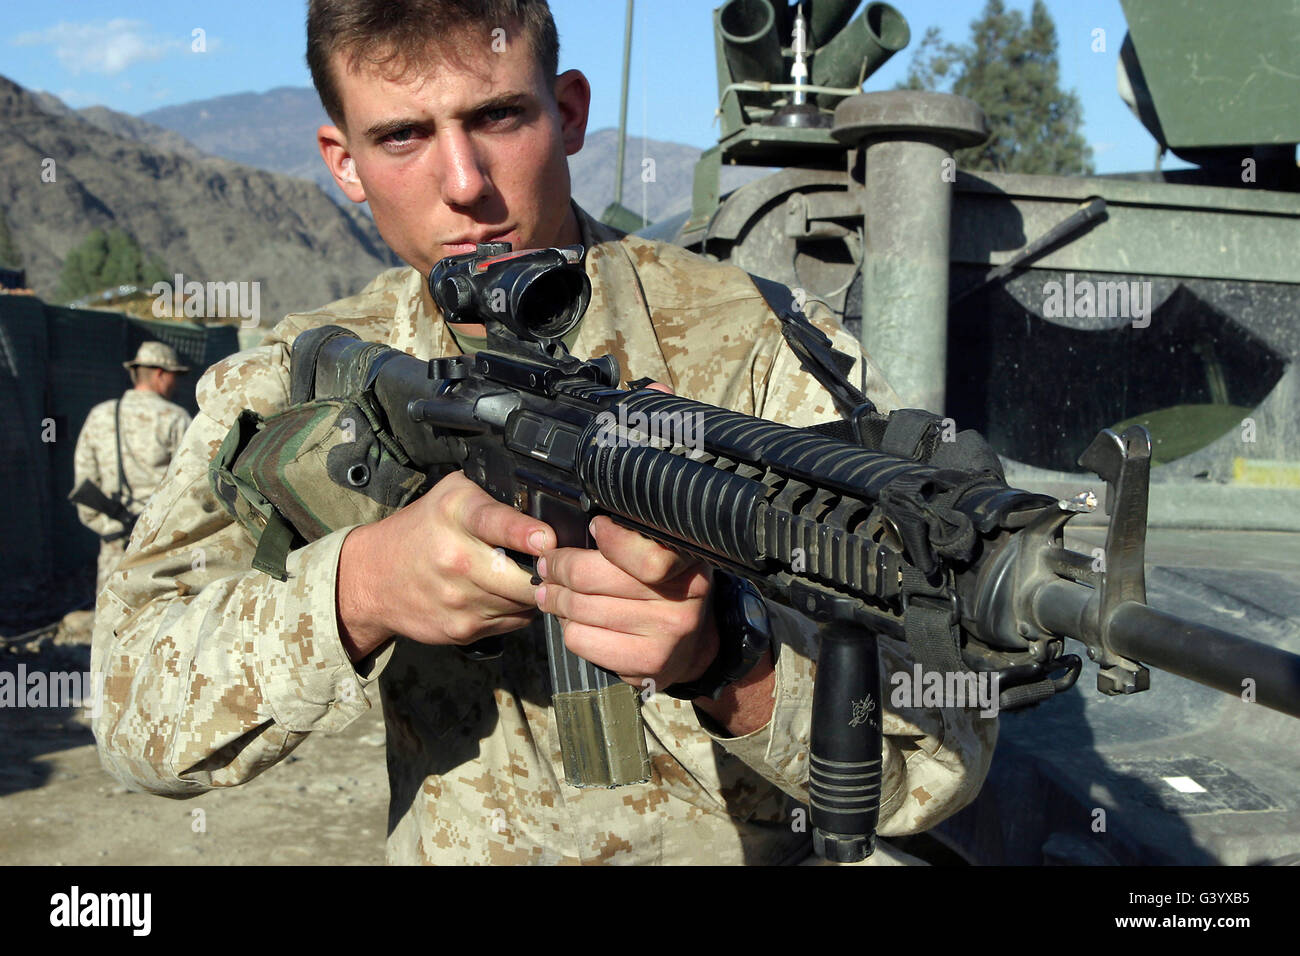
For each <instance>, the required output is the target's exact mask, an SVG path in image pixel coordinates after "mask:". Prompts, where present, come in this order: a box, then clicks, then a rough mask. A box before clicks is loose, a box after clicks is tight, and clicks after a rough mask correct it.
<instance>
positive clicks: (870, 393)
mask: <svg viewBox="0 0 1300 956" xmlns="http://www.w3.org/2000/svg"><path fill="white" fill-rule="evenodd" d="M808 314H809V318H810V319H812V320H813V321H814V322H816V323H817V325H818V326H819V327H821V328H822V329H823V331H825V332H826V333H827V334H828V335H830V336H831V338H832V340H833V341H834V344H835V347H836V348H837V349H839V350H841V351H844V352H846V353H848V354H851V355H853V356H855V357H856V358H857V363H856V364H855V366H854V368H853V370H852V371H851V372H850V381H851V382H852V383H853V384H855V385H859V386H862V384H863V383H862V380H861V375H862V371H863V367H864V365H863V363H865V369H866V382H865V388H864V391H865V392H866V394H867V397H868V398H869V399H871V400H872V402H873V403H875V405H876V407H877V408H878V409H879V410H880V411H881V412H888V411H889V410H891V409H893V408H896V407H898V406H899V404H900V401H899V398H898V396H897V395H896V394H895V392H894V390H893V389H892V388H891V387H890V386H889V384H888V383H887V382H886V381H885V379H884V377H883V375H882V374H881V372H880V370H879V368H878V367H877V366H876V365H875V363H874V362H872V361H871V359H870V357H869V356H867V355H866V354H865V353H864V352H863V351H862V348H861V346H860V345H859V344H858V342H857V341H856V340H855V339H854V338H853V336H851V335H850V334H849V333H847V332H846V331H844V330H843V329H842V328H840V327H839V325H838V323H836V322H835V321H834V320H833V319H831V318H828V317H827V313H825V312H818V311H813V310H809V313H808ZM775 348H776V351H775V354H774V355H773V356H772V358H771V362H770V365H769V364H767V363H764V362H759V363H756V365H755V369H754V371H755V379H754V383H753V387H754V390H755V395H756V396H758V397H759V399H760V401H759V402H758V403H756V404H757V407H758V408H759V409H760V411H759V412H758V414H759V415H760V416H761V417H763V418H767V419H769V420H771V421H777V422H782V423H784V424H788V425H795V426H799V427H806V426H808V425H813V424H817V423H819V422H825V421H830V420H832V419H834V418H835V417H836V412H835V406H834V404H833V402H832V401H831V398H830V395H829V394H827V392H826V391H825V390H824V389H823V388H822V387H821V385H819V384H818V383H817V382H816V380H814V379H813V378H812V376H811V375H809V374H807V373H806V372H804V371H803V370H802V369H801V368H800V366H799V361H798V359H797V358H796V357H795V355H794V353H793V352H792V351H791V350H790V349H789V348H788V347H787V346H786V345H785V344H784V340H780V341H779V342H778V343H775ZM768 607H769V610H770V612H771V617H772V627H773V644H774V647H773V652H774V654H775V656H776V688H775V691H774V698H775V699H774V705H773V712H772V719H771V720H770V721H769V722H768V724H767V725H766V726H765V727H762V728H760V729H759V730H756V731H754V732H753V733H751V734H748V735H746V736H744V737H726V736H725V735H722V734H718V733H714V732H713V731H715V730H717V729H718V728H716V726H714V727H708V726H706V727H705V729H706V731H710V734H711V736H713V738H714V740H716V741H717V742H718V743H719V744H720V745H721V746H723V747H724V748H726V749H727V750H728V751H730V752H731V753H733V754H735V755H736V756H737V757H739V758H740V759H741V760H743V761H745V763H747V764H748V765H749V766H751V767H753V768H754V769H755V770H756V771H757V772H758V773H760V774H762V776H763V777H764V778H765V779H767V780H768V781H770V782H771V783H773V784H775V785H776V786H778V787H780V788H781V789H782V790H784V791H786V792H787V793H789V794H791V795H793V796H794V797H796V798H797V799H799V800H801V801H803V802H805V803H806V802H807V800H808V791H807V785H808V760H807V755H808V745H809V735H810V731H811V726H812V692H813V677H814V675H815V674H816V669H817V665H816V660H817V647H818V642H817V630H816V625H815V624H814V623H813V622H812V621H811V620H809V619H808V618H806V617H804V616H803V615H801V614H798V613H797V612H795V611H792V610H790V609H789V608H786V607H784V606H782V605H779V604H775V603H772V602H769V603H768ZM880 663H881V671H880V672H881V685H882V689H883V688H888V687H889V675H890V674H894V673H898V672H906V673H910V672H911V669H912V665H913V663H914V661H913V658H912V655H911V651H910V650H909V648H908V647H907V645H906V644H904V643H902V642H899V641H895V640H892V639H890V638H886V637H881V638H880ZM882 707H883V714H884V716H883V721H882V725H881V726H882V729H883V732H884V735H885V738H884V748H883V754H882V756H883V781H882V788H881V805H880V822H879V827H878V832H879V833H880V834H881V835H882V836H898V835H902V834H906V833H916V832H919V831H921V830H925V829H928V828H930V827H932V826H934V825H935V824H937V823H938V822H939V821H941V820H943V819H945V818H946V817H949V816H951V815H952V814H954V813H956V812H957V811H958V810H960V809H961V808H962V807H964V806H965V805H966V804H968V803H970V801H972V800H973V799H974V798H975V796H976V794H977V793H978V792H979V788H980V786H981V785H982V784H983V782H984V777H985V775H986V774H987V773H988V767H989V762H990V760H991V759H992V756H993V747H994V744H995V742H996V739H997V719H996V718H981V717H980V716H979V712H978V711H977V710H974V709H970V710H965V709H954V708H948V709H940V708H920V707H918V708H911V709H902V708H893V707H892V706H890V705H889V701H888V699H886V700H885V701H883V702H882Z"/></svg>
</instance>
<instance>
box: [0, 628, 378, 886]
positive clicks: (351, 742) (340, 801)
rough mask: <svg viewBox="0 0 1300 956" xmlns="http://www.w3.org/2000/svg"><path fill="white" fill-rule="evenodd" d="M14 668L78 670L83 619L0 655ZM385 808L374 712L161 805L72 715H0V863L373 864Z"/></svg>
mask: <svg viewBox="0 0 1300 956" xmlns="http://www.w3.org/2000/svg"><path fill="white" fill-rule="evenodd" d="M19 664H23V665H25V667H26V670H27V672H28V673H31V672H32V671H33V670H35V669H41V670H46V671H60V670H62V671H72V670H78V671H87V670H89V668H90V612H88V611H84V612H77V613H74V614H70V615H68V617H67V618H65V619H64V621H63V623H62V625H61V626H60V627H59V629H58V632H57V634H55V635H50V636H45V637H43V638H41V639H39V640H33V641H29V642H27V643H26V644H25V645H23V646H22V647H12V646H10V647H6V648H3V649H0V670H8V671H16V670H17V667H18V665H19ZM387 806H388V778H387V775H386V773H385V769H384V724H383V716H382V714H381V713H380V712H379V710H378V708H375V709H372V710H371V711H370V712H369V713H367V714H366V715H365V716H364V717H362V718H361V719H359V720H357V721H356V722H354V723H353V724H352V725H351V726H350V727H348V728H347V730H345V731H344V732H343V733H340V734H337V735H334V736H332V737H327V736H323V735H322V736H318V737H313V738H312V739H310V740H308V741H307V742H306V743H304V744H303V745H302V746H301V747H299V748H298V750H296V751H295V752H294V753H293V754H291V755H290V756H289V757H288V758H287V759H286V760H284V761H282V762H281V763H279V764H277V765H276V766H274V767H272V768H271V769H270V770H268V771H267V772H265V773H264V774H262V776H260V777H258V778H257V779H255V780H253V781H251V782H249V783H248V784H245V785H244V786H241V787H235V788H232V789H229V790H221V791H210V792H208V793H205V794H202V795H200V796H198V797H195V798H194V799H192V800H169V799H166V798H164V797H157V796H153V795H151V794H145V793H131V792H129V791H127V789H126V788H125V787H123V786H122V785H121V784H119V783H118V782H117V781H116V780H115V779H114V778H113V777H111V776H109V774H108V773H107V772H106V771H105V770H104V769H103V768H102V767H101V766H100V764H99V757H98V755H97V754H96V752H95V741H94V738H93V736H92V735H91V731H90V721H89V720H88V719H86V718H85V717H84V716H82V714H81V713H80V711H75V710H72V709H55V708H49V707H41V708H15V707H0V864H10V865H13V864H19V865H22V864H39V865H55V866H58V865H82V866H85V865H98V864H116V865H137V864H201V865H208V864H230V863H237V864H281V863H294V864H310V865H327V866H339V865H347V864H382V863H383V862H384V834H385V829H386V823H385V821H386V818H387ZM196 811H202V812H201V813H197V812H196Z"/></svg>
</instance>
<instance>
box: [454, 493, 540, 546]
mask: <svg viewBox="0 0 1300 956" xmlns="http://www.w3.org/2000/svg"><path fill="white" fill-rule="evenodd" d="M484 497H485V498H487V500H486V501H482V500H480V501H477V502H473V503H467V504H466V505H465V507H464V508H463V510H462V512H461V522H460V525H461V527H462V528H463V529H464V530H465V533H466V534H468V535H469V536H470V537H472V538H477V539H478V540H479V541H482V542H483V543H484V544H486V545H487V546H488V547H490V548H509V549H510V550H512V551H519V552H522V553H524V554H536V555H540V554H541V553H542V552H543V551H545V550H547V549H548V548H554V547H555V544H556V542H555V532H554V531H552V530H551V527H550V525H548V524H546V522H544V521H539V520H538V519H536V518H534V517H532V516H531V515H525V514H520V513H519V512H518V511H516V510H515V509H514V508H511V507H510V506H509V505H505V504H502V503H501V502H499V501H496V500H495V499H493V498H490V497H487V494H486V492H485V493H484Z"/></svg>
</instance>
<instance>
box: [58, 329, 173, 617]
mask: <svg viewBox="0 0 1300 956" xmlns="http://www.w3.org/2000/svg"><path fill="white" fill-rule="evenodd" d="M122 364H123V366H124V367H125V368H126V370H127V372H128V373H129V374H130V376H131V382H132V388H130V389H128V390H127V391H126V392H125V394H123V395H122V397H121V398H115V399H110V400H109V401H106V402H100V403H99V404H98V405H96V406H95V407H94V408H92V409H91V410H90V414H89V415H87V416H86V423H85V424H84V425H83V426H82V428H81V434H80V435H79V436H78V437H77V450H76V454H75V455H74V457H73V468H74V470H75V474H74V477H73V488H74V489H76V490H74V491H73V493H72V495H71V496H70V497H71V499H72V500H74V501H76V503H77V517H78V518H79V519H80V520H81V523H82V524H84V525H85V526H86V527H87V528H89V529H90V530H91V531H93V532H95V534H97V535H99V571H98V574H97V576H96V579H95V593H96V594H98V593H99V592H100V590H102V589H103V587H104V582H105V581H106V580H107V578H108V575H109V574H110V573H112V571H113V569H114V568H115V567H117V563H118V561H120V560H121V558H122V553H123V552H124V551H125V550H126V542H127V539H128V538H129V537H130V536H131V528H132V527H133V526H134V524H135V518H136V517H137V516H138V515H139V514H140V513H141V512H142V511H144V507H145V505H146V504H148V502H149V498H150V496H152V495H153V493H154V490H155V489H156V488H157V487H158V485H159V484H161V483H162V480H163V475H165V474H166V473H167V466H168V465H169V464H171V460H172V455H173V454H174V453H175V452H176V449H177V448H179V447H180V443H181V438H183V437H184V435H185V429H187V428H189V426H190V416H189V412H187V411H185V409H183V408H181V407H180V406H179V405H176V404H174V403H172V402H170V401H168V399H169V398H170V397H171V395H172V393H173V392H174V391H175V390H176V380H177V379H178V378H179V377H180V376H181V375H183V374H185V373H186V372H188V371H189V368H188V366H185V365H182V364H181V363H180V361H179V360H178V359H177V357H176V352H175V351H174V350H173V349H172V347H171V346H169V345H164V344H163V343H162V342H145V343H143V344H142V345H141V346H140V349H139V351H138V352H137V353H136V356H135V358H133V359H132V360H131V361H129V362H123V363H122ZM87 484H89V485H91V486H93V489H92V490H90V491H89V493H87V488H86V485H87ZM94 489H97V490H98V491H99V492H102V495H101V496H98V497H102V498H106V499H107V501H106V502H101V503H100V504H101V507H99V508H96V507H92V506H90V505H88V504H87V503H86V500H87V499H88V498H90V499H94V498H95V497H97V496H96V495H95V494H94ZM105 506H107V507H105Z"/></svg>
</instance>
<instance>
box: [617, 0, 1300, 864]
mask: <svg viewBox="0 0 1300 956" xmlns="http://www.w3.org/2000/svg"><path fill="white" fill-rule="evenodd" d="M1121 2H1122V4H1123V8H1124V11H1125V15H1126V18H1127V20H1128V25H1129V35H1128V36H1127V37H1126V39H1125V40H1124V43H1123V49H1122V52H1121V55H1120V58H1119V71H1118V78H1119V83H1118V86H1119V91H1120V94H1121V95H1122V96H1123V97H1124V98H1125V99H1126V100H1127V101H1128V102H1129V104H1130V106H1131V107H1132V109H1133V110H1134V112H1135V113H1136V114H1137V115H1138V117H1139V118H1140V119H1141V121H1142V122H1143V124H1144V125H1145V126H1146V128H1147V129H1148V130H1149V131H1150V132H1151V134H1152V136H1153V137H1154V139H1155V141H1156V144H1157V145H1158V147H1159V149H1160V150H1161V151H1164V150H1170V151H1172V152H1173V153H1174V154H1175V155H1176V156H1179V157H1181V158H1183V159H1185V160H1186V161H1188V162H1189V163H1191V164H1193V165H1194V167H1195V168H1193V169H1190V170H1182V171H1168V172H1164V173H1161V172H1159V171H1157V172H1150V173H1138V174H1133V175H1108V176H1090V177H1062V176H1028V175H1017V174H1006V173H991V172H980V173H971V172H968V171H965V170H962V169H960V168H958V167H957V165H956V163H955V162H954V160H953V151H954V150H956V149H960V148H962V147H965V146H970V145H974V144H977V143H980V142H982V141H983V140H984V139H985V138H986V137H987V135H988V130H987V125H986V122H985V118H984V114H983V112H982V111H981V109H980V107H979V106H978V105H977V104H975V103H973V102H971V101H970V100H967V99H964V98H962V97H957V96H951V95H946V94H939V93H928V92H914V91H902V90H891V91H881V92H868V93H862V92H860V90H861V86H862V84H863V82H864V81H865V80H866V79H867V78H868V77H870V75H871V74H872V73H873V72H874V71H875V70H876V69H877V68H878V67H879V66H880V65H881V64H882V63H884V62H885V60H886V59H888V58H889V57H890V56H891V55H892V54H894V53H896V52H898V51H899V50H901V49H902V48H904V47H905V46H906V45H907V43H908V41H909V37H910V30H909V27H908V24H907V21H906V19H905V17H904V16H903V14H902V13H901V12H899V10H897V9H895V8H894V7H892V6H890V5H888V4H885V3H876V2H872V3H868V4H867V5H866V6H865V8H863V9H862V10H861V11H859V10H858V7H859V5H860V4H859V0H804V2H803V3H802V4H797V5H793V6H789V7H787V6H786V5H785V4H784V3H783V2H782V0H728V2H726V3H724V4H723V5H722V6H720V7H719V8H717V9H716V10H715V11H714V30H715V45H716V53H717V73H718V96H719V101H720V113H721V127H722V128H721V133H720V136H719V140H718V143H717V145H716V146H714V147H713V148H712V149H710V150H708V151H707V152H706V153H705V154H704V155H703V156H702V158H701V159H700V161H699V163H698V165H697V167H696V170H695V184H694V195H693V202H692V208H691V210H690V212H689V213H686V214H683V215H681V216H678V217H676V218H674V219H671V220H666V221H663V222H660V223H657V224H655V225H652V226H650V227H648V228H646V229H644V230H642V234H645V235H649V236H652V237H654V238H659V239H664V240H668V241H672V242H676V243H678V244H680V245H683V246H685V247H687V248H690V249H692V250H694V251H697V252H699V253H702V254H704V255H706V256H711V257H714V258H716V259H719V260H723V261H727V262H731V263H734V264H736V265H738V266H741V267H742V268H745V269H746V270H748V271H749V272H751V273H755V274H758V275H763V276H766V277H768V278H771V279H775V280H778V281H780V282H783V283H785V284H786V285H788V286H790V287H791V288H792V289H794V290H795V295H796V299H798V298H799V297H800V296H803V297H804V298H805V300H806V299H813V298H816V299H820V300H821V301H823V302H825V303H826V304H827V305H828V306H829V307H830V308H831V309H832V311H834V312H835V313H836V315H837V316H838V317H839V319H840V321H841V322H843V324H844V325H845V326H846V327H847V328H849V329H850V330H853V331H854V332H856V333H859V334H860V336H861V340H862V342H863V344H864V346H865V347H866V348H867V350H868V351H869V352H870V353H871V354H872V355H873V356H874V358H875V359H876V360H877V361H878V362H879V363H880V365H881V366H882V367H883V369H884V371H885V374H886V376H887V378H888V379H889V380H890V382H891V383H892V384H893V385H894V387H895V388H896V389H897V390H898V392H899V393H900V395H901V396H902V397H903V400H904V402H905V404H907V405H910V406H914V407H919V408H925V409H930V410H932V411H936V412H940V413H941V414H943V415H945V416H948V417H950V418H951V419H953V420H954V422H955V424H956V426H957V427H959V428H968V427H969V428H975V429H978V430H979V431H981V432H983V433H984V435H986V436H987V437H988V439H989V440H990V442H991V443H992V444H993V446H994V448H995V449H996V450H997V451H998V453H999V455H1000V456H1001V457H1002V459H1003V462H1004V464H1005V466H1006V470H1007V478H1008V481H1009V482H1010V483H1011V484H1012V485H1014V486H1017V487H1022V488H1028V489H1032V490H1035V491H1043V492H1047V493H1051V494H1054V495H1057V496H1059V497H1060V498H1062V499H1069V498H1072V497H1074V496H1076V495H1078V494H1079V493H1080V492H1083V491H1086V490H1089V489H1096V490H1098V491H1100V489H1098V488H1097V479H1096V477H1095V476H1093V475H1091V474H1088V473H1085V470H1084V469H1082V468H1081V467H1080V466H1079V465H1078V464H1077V456H1078V455H1079V454H1080V452H1082V451H1083V450H1084V448H1085V447H1087V445H1088V443H1089V440H1090V439H1091V438H1092V436H1093V435H1094V434H1095V433H1096V432H1097V431H1098V430H1099V429H1101V428H1104V427H1115V428H1117V430H1122V428H1119V427H1117V426H1128V425H1130V424H1134V423H1137V424H1142V425H1144V426H1145V427H1146V428H1147V429H1148V430H1149V431H1150V433H1151V435H1152V436H1153V446H1154V447H1153V452H1152V461H1153V465H1154V467H1153V469H1152V471H1151V475H1150V508H1149V528H1150V530H1149V532H1148V534H1147V536H1146V541H1145V545H1146V585H1147V592H1148V600H1149V602H1150V603H1151V604H1152V605H1154V606H1156V607H1158V608H1159V607H1163V608H1165V609H1167V610H1169V611H1176V612H1177V613H1178V614H1180V615H1183V616H1185V617H1188V618H1192V619H1195V620H1198V621H1201V622H1203V623H1206V624H1210V625H1213V626H1216V627H1218V628H1221V629H1223V630H1227V631H1230V632H1233V633H1235V634H1239V635H1241V636H1245V637H1249V638H1251V639H1253V640H1257V641H1261V642H1264V643H1266V644H1270V645H1272V646H1275V647H1279V648H1283V649H1286V650H1289V651H1291V652H1300V534H1298V533H1297V532H1300V424H1298V423H1300V383H1298V382H1297V377H1298V374H1300V373H1297V369H1296V359H1297V358H1300V320H1298V318H1297V317H1298V316H1300V263H1298V262H1297V259H1296V252H1297V250H1300V175H1297V169H1296V163H1295V144H1296V143H1297V141H1300V110H1297V109H1296V104H1297V103H1298V102H1300V95H1298V94H1300V81H1298V80H1297V77H1300V47H1297V46H1296V45H1295V44H1294V43H1293V42H1291V41H1290V40H1289V38H1290V37H1293V36H1294V35H1295V33H1296V30H1297V28H1300V11H1297V10H1296V9H1295V7H1294V5H1293V4H1291V3H1289V2H1285V0H1258V2H1255V3H1251V4H1225V3H1221V2H1216V0H1183V2H1181V3H1177V4H1151V3H1143V2H1140V0H1121ZM731 164H741V165H744V164H749V165H755V166H767V167H783V168H781V169H780V171H779V172H777V173H775V174H772V175H769V176H766V177H765V178H762V179H759V180H757V181H754V182H751V183H749V184H748V185H746V186H744V187H742V188H740V189H738V190H736V191H734V192H732V193H730V194H728V195H720V190H719V173H720V170H721V169H722V167H723V166H725V165H731ZM1096 518H1097V519H1098V521H1099V523H1098V524H1095V525H1093V526H1091V527H1090V526H1088V525H1087V524H1086V523H1081V522H1078V521H1076V522H1075V523H1074V524H1073V525H1072V526H1071V530H1070V533H1069V534H1068V535H1067V540H1069V541H1071V542H1072V547H1074V548H1075V549H1076V550H1082V551H1084V552H1085V553H1092V554H1093V555H1094V564H1095V568H1096V569H1098V570H1100V569H1102V568H1104V566H1105V562H1106V560H1107V558H1108V557H1110V558H1111V559H1112V560H1119V556H1116V555H1107V554H1106V551H1105V549H1104V548H1103V547H1102V545H1103V543H1104V541H1103V536H1102V533H1101V523H1104V516H1103V515H1101V514H1100V509H1098V514H1097V515H1096ZM1140 543H1141V542H1140V540H1139V544H1140ZM1137 553H1138V554H1140V553H1141V551H1140V550H1139V551H1138V552H1137ZM1097 678H1098V674H1097V667H1096V666H1095V665H1094V664H1091V663H1089V662H1085V664H1084V670H1083V674H1082V676H1080V677H1079V678H1078V680H1077V683H1075V684H1074V686H1073V687H1072V689H1070V690H1068V691H1065V692H1063V693H1059V694H1057V695H1055V696H1054V697H1052V698H1050V699H1048V700H1046V701H1045V702H1043V703H1040V704H1038V705H1037V706H1034V707H1031V708H1028V709H1025V710H1022V711H1017V712H1014V713H1003V714H1002V717H1001V733H1000V739H999V743H998V748H997V753H996V755H995V758H994V763H993V769H992V771H991V773H990V775H989V778H988V781H987V783H986V785H985V787H984V789H983V791H982V793H981V796H980V797H979V798H978V800H976V802H975V803H974V804H973V805H972V806H971V807H969V808H967V809H966V810H964V811H962V812H961V813H959V814H958V815H956V816H955V817H954V818H952V819H950V820H949V821H947V822H945V823H944V824H942V825H941V826H940V827H939V828H938V829H937V830H936V831H933V832H932V833H931V834H929V835H926V836H925V837H924V838H921V839H914V840H912V841H911V842H910V843H909V844H908V846H909V849H912V850H914V851H915V852H919V853H921V855H923V856H926V857H927V858H928V859H931V860H933V861H936V862H937V861H942V860H946V861H948V862H956V861H958V860H960V861H962V862H968V863H1026V864H1043V863H1066V864H1096V863H1120V864H1163V863H1179V864H1188V863H1192V864H1194V863H1225V864H1248V863H1249V864H1258V863H1295V862H1298V861H1300V797H1298V796H1297V793H1300V787H1297V782H1300V742H1298V741H1300V736H1298V734H1297V732H1298V731H1300V724H1297V723H1296V722H1295V721H1294V719H1293V718H1291V717H1288V716H1285V715H1282V714H1279V713H1276V712H1273V711H1269V710H1265V709H1264V708H1262V707H1260V706H1258V705H1257V704H1255V703H1253V697H1252V689H1251V686H1250V682H1249V681H1247V682H1245V683H1244V686H1243V687H1242V689H1241V693H1240V695H1239V696H1232V695H1225V694H1223V693H1219V692H1218V691H1214V690H1211V689H1209V688H1207V687H1204V686H1202V685H1201V684H1198V683H1193V682H1192V681H1190V680H1185V679H1183V678H1181V677H1176V676H1173V675H1170V674H1168V673H1165V672H1162V671H1152V672H1151V674H1150V690H1149V692H1147V693H1142V694H1135V695H1134V696H1130V697H1125V698H1124V699H1113V698H1112V697H1111V696H1107V695H1105V694H1103V693H1101V692H1099V691H1098V690H1097V686H1098V681H1097ZM1296 684H1297V687H1296V693H1297V695H1300V678H1297V681H1296ZM1110 689H1111V690H1112V691H1114V690H1115V688H1110ZM1128 689H1130V690H1131V689H1133V688H1131V687H1130V688H1128ZM886 693H888V691H886Z"/></svg>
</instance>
